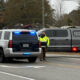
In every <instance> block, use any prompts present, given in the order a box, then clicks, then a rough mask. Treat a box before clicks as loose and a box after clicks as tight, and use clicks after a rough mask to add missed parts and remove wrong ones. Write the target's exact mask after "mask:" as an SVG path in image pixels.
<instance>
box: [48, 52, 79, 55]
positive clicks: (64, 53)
mask: <svg viewBox="0 0 80 80" xmlns="http://www.w3.org/2000/svg"><path fill="white" fill-rule="evenodd" d="M47 54H61V55H80V52H47Z"/></svg>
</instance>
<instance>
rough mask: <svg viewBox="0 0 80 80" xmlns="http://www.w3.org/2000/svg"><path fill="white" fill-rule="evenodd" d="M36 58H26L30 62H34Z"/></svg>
mask: <svg viewBox="0 0 80 80" xmlns="http://www.w3.org/2000/svg"><path fill="white" fill-rule="evenodd" d="M36 59H37V57H29V58H28V61H29V62H30V63H35V62H36Z"/></svg>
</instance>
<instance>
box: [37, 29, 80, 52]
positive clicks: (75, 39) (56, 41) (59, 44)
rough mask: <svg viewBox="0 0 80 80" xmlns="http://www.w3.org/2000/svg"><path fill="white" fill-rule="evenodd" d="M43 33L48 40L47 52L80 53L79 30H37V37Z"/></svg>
mask: <svg viewBox="0 0 80 80" xmlns="http://www.w3.org/2000/svg"><path fill="white" fill-rule="evenodd" d="M43 31H44V32H45V33H46V35H47V36H48V37H49V38H50V46H49V47H48V50H50V51H51V50H54V51H75V52H77V51H80V29H79V28H68V29H61V28H45V29H41V30H39V31H38V32H37V33H38V36H39V35H40V34H41V33H42V32H43Z"/></svg>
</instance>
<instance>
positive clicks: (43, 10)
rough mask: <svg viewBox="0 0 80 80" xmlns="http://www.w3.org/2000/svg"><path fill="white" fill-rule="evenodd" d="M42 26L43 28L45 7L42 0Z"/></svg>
mask: <svg viewBox="0 0 80 80" xmlns="http://www.w3.org/2000/svg"><path fill="white" fill-rule="evenodd" d="M42 27H43V28H45V7H44V0H42Z"/></svg>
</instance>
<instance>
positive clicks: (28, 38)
mask: <svg viewBox="0 0 80 80" xmlns="http://www.w3.org/2000/svg"><path fill="white" fill-rule="evenodd" d="M12 34H13V35H12V38H13V41H18V42H36V41H38V37H37V35H36V33H30V32H20V33H18V32H17V33H15V32H13V33H12Z"/></svg>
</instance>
